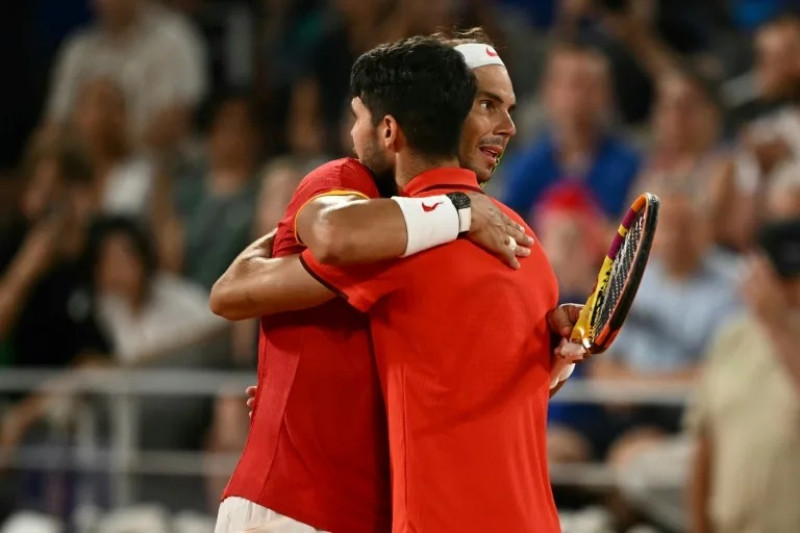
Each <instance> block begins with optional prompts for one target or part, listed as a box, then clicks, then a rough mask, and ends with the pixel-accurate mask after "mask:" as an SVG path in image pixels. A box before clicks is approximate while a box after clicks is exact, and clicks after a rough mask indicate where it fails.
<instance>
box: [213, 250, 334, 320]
mask: <svg viewBox="0 0 800 533" xmlns="http://www.w3.org/2000/svg"><path fill="white" fill-rule="evenodd" d="M333 297H334V294H333V293H332V292H331V291H329V290H328V289H326V288H325V287H324V286H323V285H321V284H320V283H319V282H318V281H316V280H315V279H314V278H313V277H311V275H310V274H308V272H306V270H305V268H304V267H303V266H302V264H301V263H300V260H299V258H298V256H289V257H281V258H276V259H271V258H269V254H268V253H267V252H266V251H265V250H264V249H263V248H261V247H260V246H259V241H256V243H254V244H253V245H251V246H250V247H248V248H247V249H246V250H245V251H244V252H242V254H241V255H239V257H237V258H236V260H234V262H233V263H232V264H231V266H230V267H229V268H228V270H227V271H226V272H225V274H223V275H222V277H221V278H220V279H219V280H217V282H216V283H215V284H214V287H213V288H212V289H211V296H210V300H209V305H210V307H211V311H213V312H214V313H215V314H217V315H220V316H222V317H225V318H227V319H228V320H244V319H247V318H257V317H260V316H264V315H272V314H275V313H282V312H286V311H297V310H300V309H308V308H310V307H314V306H317V305H319V304H321V303H324V302H326V301H328V300H330V299H332V298H333Z"/></svg>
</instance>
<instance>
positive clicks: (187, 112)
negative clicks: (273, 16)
mask: <svg viewBox="0 0 800 533" xmlns="http://www.w3.org/2000/svg"><path fill="white" fill-rule="evenodd" d="M92 4H93V6H94V9H95V14H96V17H97V22H96V24H95V25H93V26H91V27H90V28H88V29H86V30H82V31H80V32H78V33H77V34H76V35H74V36H72V37H71V38H70V39H69V40H68V41H67V42H66V43H65V44H64V45H63V46H62V49H61V52H60V54H59V59H58V60H57V64H56V67H55V70H54V75H53V81H52V88H51V92H50V96H49V102H48V110H47V121H48V122H49V123H50V124H63V123H64V122H65V121H66V120H67V119H68V118H69V113H70V109H72V106H74V105H75V102H76V101H77V99H78V97H79V91H80V88H81V87H82V86H83V84H84V83H85V82H86V81H87V80H90V79H94V78H97V77H98V76H107V77H110V78H111V79H113V80H114V81H116V82H117V83H118V84H119V86H120V87H122V89H123V91H124V93H125V96H126V97H127V99H128V101H129V114H130V119H131V120H130V122H129V124H128V127H129V131H128V133H129V134H130V138H131V140H132V141H133V142H134V144H135V145H136V146H149V147H151V148H154V149H156V150H159V151H166V152H173V151H175V150H177V149H178V148H179V145H180V143H181V141H182V140H183V139H184V137H185V136H186V134H187V132H188V128H189V125H190V123H191V116H192V112H193V110H194V107H195V106H196V105H197V103H198V102H199V101H200V99H201V98H202V97H203V95H204V93H205V90H206V72H205V68H206V67H205V61H206V59H205V49H204V47H203V44H202V42H201V41H200V39H199V37H198V36H197V34H196V32H195V30H194V28H192V27H191V25H190V24H189V23H188V21H187V20H186V19H185V18H184V17H182V16H181V15H178V14H176V13H174V12H172V11H170V10H168V9H167V8H165V7H163V6H161V5H159V4H157V3H155V2H151V1H150V0H93V2H92Z"/></svg>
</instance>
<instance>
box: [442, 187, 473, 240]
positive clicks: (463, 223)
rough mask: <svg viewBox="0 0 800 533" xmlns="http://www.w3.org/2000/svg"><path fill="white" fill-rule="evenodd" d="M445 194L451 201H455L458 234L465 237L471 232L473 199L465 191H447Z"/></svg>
mask: <svg viewBox="0 0 800 533" xmlns="http://www.w3.org/2000/svg"><path fill="white" fill-rule="evenodd" d="M445 196H447V197H448V198H450V201H451V202H453V206H455V208H456V211H457V212H458V220H459V226H458V236H459V237H463V236H464V235H466V234H467V233H469V228H470V225H471V223H472V200H470V199H469V196H467V195H466V194H464V193H463V192H451V193H447V194H446V195H445Z"/></svg>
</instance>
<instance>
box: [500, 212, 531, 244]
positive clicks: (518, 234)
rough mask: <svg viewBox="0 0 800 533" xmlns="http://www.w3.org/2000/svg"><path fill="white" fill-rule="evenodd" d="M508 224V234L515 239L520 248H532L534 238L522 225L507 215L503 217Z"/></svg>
mask: <svg viewBox="0 0 800 533" xmlns="http://www.w3.org/2000/svg"><path fill="white" fill-rule="evenodd" d="M503 217H504V218H505V223H506V233H508V236H509V237H511V238H512V239H514V240H515V241H516V242H517V244H519V245H520V246H530V245H532V244H533V237H531V236H530V235H528V234H527V233H525V228H524V227H523V226H522V225H521V224H517V223H516V222H514V221H513V220H511V219H510V218H508V217H507V216H506V215H503Z"/></svg>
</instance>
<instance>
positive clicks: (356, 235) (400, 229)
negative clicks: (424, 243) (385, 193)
mask: <svg viewBox="0 0 800 533" xmlns="http://www.w3.org/2000/svg"><path fill="white" fill-rule="evenodd" d="M297 233H298V236H299V237H300V240H301V241H302V242H303V244H305V245H306V246H308V248H309V249H310V250H311V253H312V254H313V255H314V257H316V258H317V259H318V260H319V261H320V262H321V263H328V264H338V265H344V264H355V263H372V262H377V261H381V260H385V259H393V258H396V257H400V256H401V255H403V253H404V252H405V250H406V245H407V242H408V236H407V233H406V224H405V220H404V218H403V213H402V211H401V210H400V207H399V206H398V205H397V204H396V203H395V202H394V201H392V200H389V199H375V200H369V201H367V200H356V201H353V202H348V203H345V204H341V203H339V204H335V205H331V206H329V207H326V208H323V209H319V210H316V211H313V210H303V211H301V212H300V215H299V216H298V217H297Z"/></svg>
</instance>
